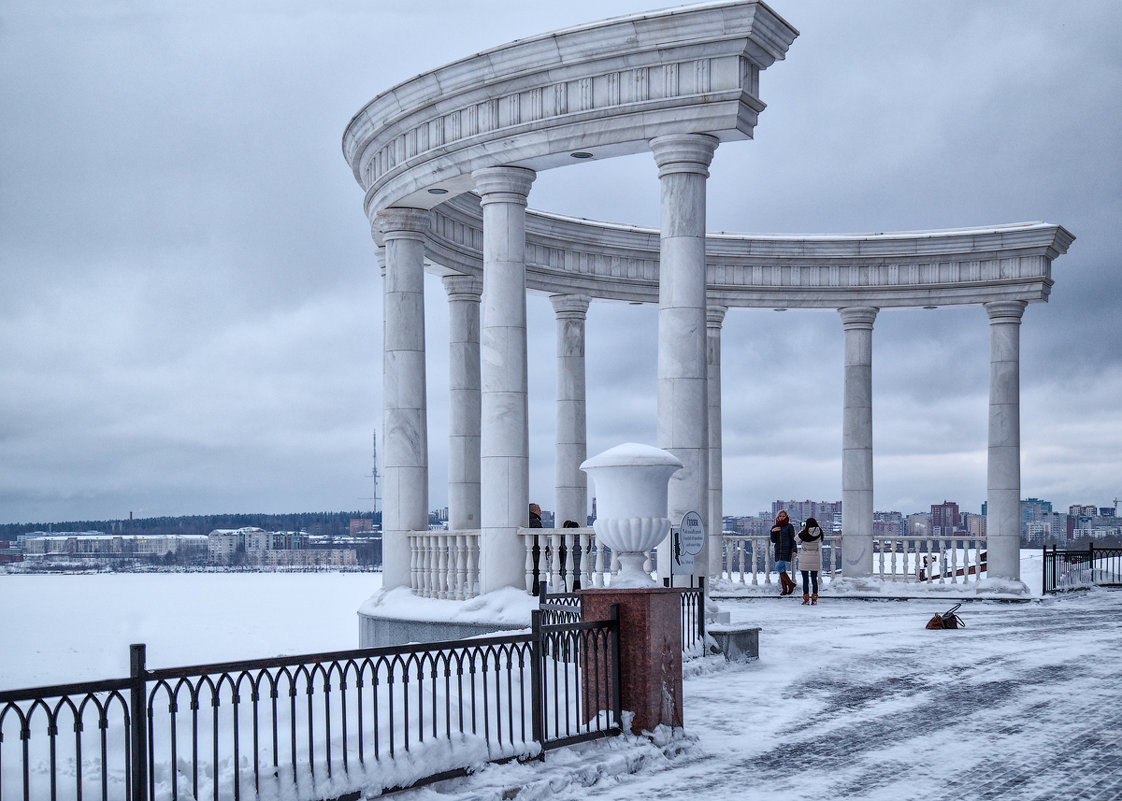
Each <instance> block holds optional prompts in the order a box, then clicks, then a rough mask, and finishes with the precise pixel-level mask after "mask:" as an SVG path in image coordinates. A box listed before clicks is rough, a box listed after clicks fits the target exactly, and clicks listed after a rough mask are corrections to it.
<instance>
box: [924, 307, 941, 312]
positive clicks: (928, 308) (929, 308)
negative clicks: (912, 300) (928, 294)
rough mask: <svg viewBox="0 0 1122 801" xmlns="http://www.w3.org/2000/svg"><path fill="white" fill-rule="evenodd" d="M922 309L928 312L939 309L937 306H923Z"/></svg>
mask: <svg viewBox="0 0 1122 801" xmlns="http://www.w3.org/2000/svg"><path fill="white" fill-rule="evenodd" d="M923 308H925V309H927V310H928V311H930V310H931V309H937V308H939V307H938V306H924V307H923Z"/></svg>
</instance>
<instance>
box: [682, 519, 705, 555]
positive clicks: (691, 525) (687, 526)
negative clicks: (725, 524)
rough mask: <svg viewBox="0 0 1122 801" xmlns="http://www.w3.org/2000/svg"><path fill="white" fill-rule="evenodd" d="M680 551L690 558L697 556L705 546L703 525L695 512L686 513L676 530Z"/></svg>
mask: <svg viewBox="0 0 1122 801" xmlns="http://www.w3.org/2000/svg"><path fill="white" fill-rule="evenodd" d="M678 534H679V537H680V538H681V543H682V550H683V551H684V552H685V553H688V554H689V555H690V556H697V555H698V554H699V553H701V549H702V548H703V547H704V546H705V524H704V523H702V522H701V515H699V514H698V513H697V512H686V513H685V515H683V517H682V525H681V526H680V527H679V529H678Z"/></svg>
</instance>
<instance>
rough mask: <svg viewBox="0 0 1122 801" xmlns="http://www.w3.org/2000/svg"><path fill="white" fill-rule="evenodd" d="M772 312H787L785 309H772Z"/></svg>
mask: <svg viewBox="0 0 1122 801" xmlns="http://www.w3.org/2000/svg"><path fill="white" fill-rule="evenodd" d="M772 311H787V310H786V309H772Z"/></svg>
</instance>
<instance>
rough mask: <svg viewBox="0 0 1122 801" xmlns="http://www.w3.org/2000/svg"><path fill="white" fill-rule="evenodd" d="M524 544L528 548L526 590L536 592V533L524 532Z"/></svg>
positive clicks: (531, 592)
mask: <svg viewBox="0 0 1122 801" xmlns="http://www.w3.org/2000/svg"><path fill="white" fill-rule="evenodd" d="M522 546H523V547H524V548H525V549H526V592H528V593H530V594H531V595H533V594H534V535H533V534H524V535H523V536H522Z"/></svg>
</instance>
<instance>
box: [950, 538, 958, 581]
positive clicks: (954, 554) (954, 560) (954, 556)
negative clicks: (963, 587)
mask: <svg viewBox="0 0 1122 801" xmlns="http://www.w3.org/2000/svg"><path fill="white" fill-rule="evenodd" d="M950 567H951V569H950V574H951V584H958V543H957V542H955V541H952V542H951V565H950Z"/></svg>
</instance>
